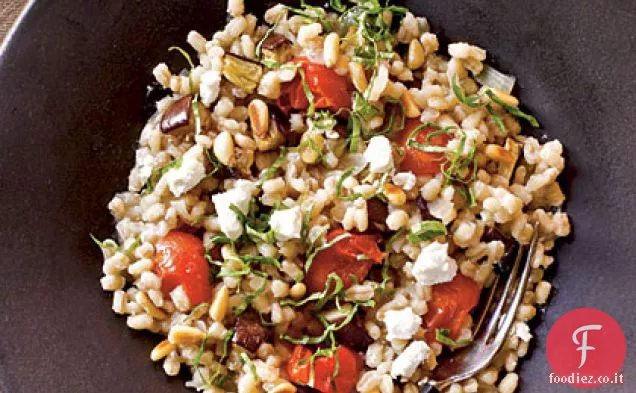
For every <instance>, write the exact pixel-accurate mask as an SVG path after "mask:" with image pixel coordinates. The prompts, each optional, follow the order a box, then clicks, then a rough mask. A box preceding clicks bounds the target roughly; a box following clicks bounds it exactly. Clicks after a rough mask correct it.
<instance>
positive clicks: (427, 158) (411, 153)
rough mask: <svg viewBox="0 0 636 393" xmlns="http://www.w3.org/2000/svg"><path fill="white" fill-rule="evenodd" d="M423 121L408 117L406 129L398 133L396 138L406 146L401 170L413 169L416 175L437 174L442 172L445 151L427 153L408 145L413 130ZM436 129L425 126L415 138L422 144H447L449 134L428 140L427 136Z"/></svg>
mask: <svg viewBox="0 0 636 393" xmlns="http://www.w3.org/2000/svg"><path fill="white" fill-rule="evenodd" d="M421 125H422V123H421V122H420V121H419V120H417V119H407V120H406V122H405V124H404V129H403V130H402V131H400V132H399V133H397V134H396V136H395V138H396V140H397V141H398V142H399V143H400V145H402V146H403V147H404V155H403V156H402V161H400V170H401V171H411V172H413V173H414V174H416V175H436V174H438V173H440V168H441V164H442V159H443V157H444V156H443V153H426V152H423V151H421V150H418V149H416V148H414V147H408V146H406V143H407V141H408V139H409V135H411V132H412V131H413V130H415V129H416V128H417V127H419V126H421ZM433 131H435V129H433V128H425V129H423V130H422V131H420V132H418V133H417V134H416V135H415V140H416V141H417V142H419V143H421V144H427V145H435V146H446V144H447V143H448V140H449V138H448V136H447V135H445V134H443V135H437V136H434V137H433V138H431V140H430V141H427V140H426V137H427V136H428V134H430V133H431V132H433Z"/></svg>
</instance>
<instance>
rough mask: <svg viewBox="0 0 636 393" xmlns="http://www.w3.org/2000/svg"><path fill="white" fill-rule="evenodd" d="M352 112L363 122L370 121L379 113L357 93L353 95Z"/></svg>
mask: <svg viewBox="0 0 636 393" xmlns="http://www.w3.org/2000/svg"><path fill="white" fill-rule="evenodd" d="M353 111H354V112H355V113H357V114H358V115H359V116H360V118H361V119H363V120H370V119H371V118H372V117H374V116H377V115H378V114H379V113H380V111H379V110H378V109H377V108H376V107H374V106H373V105H371V103H370V102H369V101H367V100H366V99H365V98H364V97H363V96H362V94H360V93H358V92H355V93H353Z"/></svg>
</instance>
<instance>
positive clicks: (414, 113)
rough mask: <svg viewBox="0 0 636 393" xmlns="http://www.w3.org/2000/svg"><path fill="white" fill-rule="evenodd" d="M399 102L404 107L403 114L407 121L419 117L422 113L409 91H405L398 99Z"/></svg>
mask: <svg viewBox="0 0 636 393" xmlns="http://www.w3.org/2000/svg"><path fill="white" fill-rule="evenodd" d="M400 102H402V105H404V114H405V115H406V117H407V118H409V119H414V118H416V117H420V115H421V114H422V111H421V110H420V108H419V107H418V106H417V104H416V103H415V99H413V95H412V94H411V92H410V91H408V90H407V91H405V92H404V93H403V94H402V97H400Z"/></svg>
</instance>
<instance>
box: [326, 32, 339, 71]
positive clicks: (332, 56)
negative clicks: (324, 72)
mask: <svg viewBox="0 0 636 393" xmlns="http://www.w3.org/2000/svg"><path fill="white" fill-rule="evenodd" d="M339 53H340V36H338V33H329V35H327V37H326V38H325V43H324V45H323V57H324V59H325V65H326V66H327V67H329V68H332V67H333V66H335V65H336V63H337V62H338V54H339Z"/></svg>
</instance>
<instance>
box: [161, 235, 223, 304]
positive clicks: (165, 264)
mask: <svg viewBox="0 0 636 393" xmlns="http://www.w3.org/2000/svg"><path fill="white" fill-rule="evenodd" d="M154 262H155V267H154V271H155V273H157V274H158V275H159V277H161V291H162V292H163V293H164V294H165V295H168V294H169V293H170V291H172V290H173V289H175V288H176V287H177V286H179V285H181V286H183V289H184V290H185V293H186V294H187V295H188V298H189V299H190V303H191V304H192V305H193V306H194V305H197V304H199V303H204V302H207V301H209V300H210V297H211V294H212V288H211V287H210V282H209V276H210V267H209V265H208V262H207V261H206V260H205V247H204V246H203V242H202V241H201V240H200V239H199V238H198V237H196V236H194V235H191V234H189V233H186V232H181V231H170V232H168V234H167V235H166V236H165V237H164V238H163V239H161V240H160V241H159V242H158V243H157V246H156V254H155V258H154Z"/></svg>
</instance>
